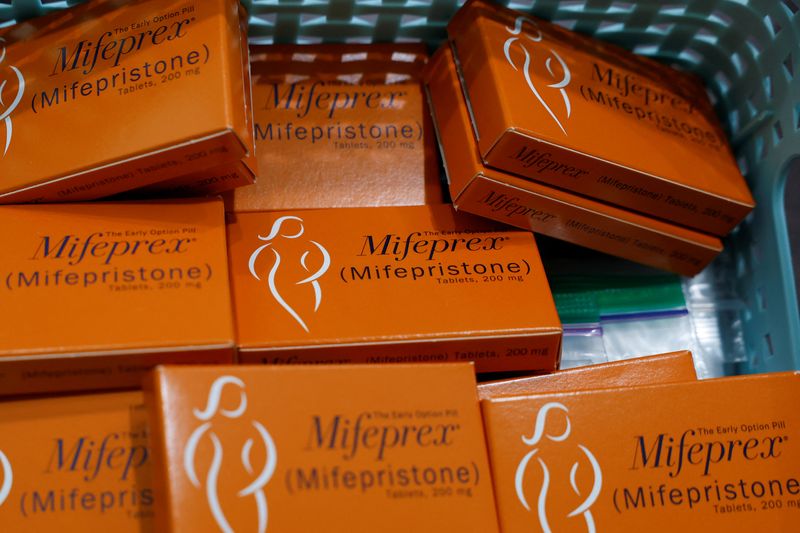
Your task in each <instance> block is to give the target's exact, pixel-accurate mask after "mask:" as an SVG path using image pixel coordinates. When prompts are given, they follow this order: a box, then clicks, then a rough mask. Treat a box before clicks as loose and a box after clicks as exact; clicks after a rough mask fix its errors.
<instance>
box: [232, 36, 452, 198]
mask: <svg viewBox="0 0 800 533" xmlns="http://www.w3.org/2000/svg"><path fill="white" fill-rule="evenodd" d="M250 56H251V68H252V72H253V94H254V100H255V109H254V115H255V132H256V142H257V146H258V181H257V183H256V184H255V185H252V186H249V187H243V188H240V189H237V190H235V191H232V192H231V193H230V194H229V195H228V198H227V200H228V209H229V210H232V211H260V210H279V209H305V208H325V207H373V206H381V205H422V204H426V203H441V202H442V184H441V182H440V180H439V166H438V160H437V157H436V144H435V140H434V133H433V129H432V127H431V125H430V115H429V113H428V110H427V105H426V102H425V98H424V95H423V91H422V85H421V73H422V69H423V67H424V66H425V62H426V61H427V58H428V55H427V51H426V49H425V46H424V45H422V44H368V45H364V44H360V45H356V44H353V45H329V44H326V45H307V46H295V45H275V46H253V47H251V52H250Z"/></svg>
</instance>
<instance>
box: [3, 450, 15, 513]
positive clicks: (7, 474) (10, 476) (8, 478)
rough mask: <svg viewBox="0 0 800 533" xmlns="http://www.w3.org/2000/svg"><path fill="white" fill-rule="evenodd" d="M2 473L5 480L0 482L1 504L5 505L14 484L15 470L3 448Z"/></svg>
mask: <svg viewBox="0 0 800 533" xmlns="http://www.w3.org/2000/svg"><path fill="white" fill-rule="evenodd" d="M0 474H2V476H3V477H2V480H3V482H2V484H0V505H3V503H5V501H6V499H8V495H9V493H10V492H11V486H12V485H13V484H14V471H13V470H11V463H10V462H9V460H8V457H6V454H4V453H3V451H2V450H0Z"/></svg>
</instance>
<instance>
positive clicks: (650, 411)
mask: <svg viewBox="0 0 800 533" xmlns="http://www.w3.org/2000/svg"><path fill="white" fill-rule="evenodd" d="M799 400H800V375H798V374H797V373H784V374H772V375H758V376H748V377H736V378H723V379H714V380H707V381H697V382H693V383H681V384H670V385H654V386H649V387H625V388H618V389H606V390H598V391H584V392H564V393H556V394H542V395H531V396H517V397H513V398H497V399H490V400H484V401H483V402H482V407H483V414H484V423H485V424H486V430H487V439H488V443H489V455H490V460H491V464H492V477H493V480H494V486H495V493H496V496H497V507H498V514H499V515H500V527H501V529H502V530H503V531H504V532H507V533H516V532H523V531H525V532H527V531H531V530H532V529H536V528H539V527H541V528H544V529H548V528H549V529H550V530H552V531H560V530H572V529H575V530H578V529H580V530H589V531H595V530H597V531H697V530H698V529H708V530H710V531H730V532H737V531H742V532H745V531H747V532H750V531H791V530H792V529H794V528H796V525H797V521H798V518H800V502H799V501H798V500H800V479H798V478H799V476H798V470H800V445H798V441H800V414H798V411H797V408H796V406H797V404H798V401H799Z"/></svg>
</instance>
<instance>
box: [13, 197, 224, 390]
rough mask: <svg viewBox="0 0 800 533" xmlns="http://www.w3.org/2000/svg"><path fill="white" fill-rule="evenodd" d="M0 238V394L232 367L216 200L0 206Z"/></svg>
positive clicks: (122, 383)
mask: <svg viewBox="0 0 800 533" xmlns="http://www.w3.org/2000/svg"><path fill="white" fill-rule="evenodd" d="M0 227H2V228H3V229H4V231H3V233H2V235H0V246H1V247H2V249H3V262H2V264H3V267H2V274H0V276H1V277H2V279H1V280H0V282H1V283H2V285H0V294H2V301H3V307H2V310H0V317H1V318H2V322H3V328H2V329H0V394H4V395H13V394H21V393H32V392H50V391H66V390H88V389H107V388H122V387H136V386H139V385H140V383H141V374H142V372H143V371H144V370H145V369H147V368H149V367H152V366H154V365H155V364H157V363H164V362H174V363H179V362H206V363H212V362H231V361H232V360H233V355H234V342H233V319H232V313H231V304H230V289H229V285H228V268H227V258H226V254H225V224H224V213H223V206H222V202H221V201H219V200H202V201H200V200H197V201H173V202H154V203H135V202H131V203H97V204H62V205H35V206H22V205H21V206H3V207H0Z"/></svg>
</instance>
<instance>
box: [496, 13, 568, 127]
mask: <svg viewBox="0 0 800 533" xmlns="http://www.w3.org/2000/svg"><path fill="white" fill-rule="evenodd" d="M526 22H527V23H528V24H529V26H530V27H532V28H533V33H525V34H523V33H522V27H523V25H524V23H526ZM506 31H507V32H508V33H510V34H511V35H512V36H511V37H509V38H508V39H506V42H505V43H504V44H503V52H504V53H505V56H506V60H507V61H508V63H509V64H510V65H511V66H512V67H513V69H514V70H516V71H518V70H519V68H518V67H517V65H516V64H515V63H514V60H513V59H512V58H511V47H512V46H513V45H514V44H515V43H516V44H517V46H518V48H519V49H520V50H522V53H523V54H524V56H525V61H524V63H523V65H522V73H523V75H524V76H525V82H526V83H527V84H528V88H529V89H530V90H531V92H532V93H533V95H534V96H535V97H536V99H537V100H538V101H539V103H540V104H541V105H542V107H544V109H545V111H547V114H548V115H550V117H551V118H552V119H553V120H554V121H555V123H556V124H557V125H558V127H559V128H560V129H561V131H562V132H563V133H564V135H566V134H567V130H566V129H564V125H563V124H562V123H561V120H559V118H558V116H557V115H556V113H555V112H554V111H553V108H552V107H550V105H548V104H547V103H546V102H545V100H544V98H543V97H542V95H541V94H540V93H539V90H538V89H537V88H536V85H535V84H534V83H533V79H532V78H531V68H532V64H533V59H534V58H533V53H532V52H530V51H529V50H528V47H527V46H525V41H524V40H521V37H520V35H523V36H524V37H525V39H526V40H527V41H530V42H533V43H539V42H541V41H542V39H543V35H542V31H541V30H540V29H539V27H538V26H537V25H536V22H535V21H533V20H531V19H529V18H528V17H522V16H520V17H517V18H516V19H515V20H514V27H513V28H509V27H506ZM548 50H549V52H550V56H549V57H548V58H547V59H546V60H545V62H544V66H545V68H546V69H547V73H548V74H549V75H550V77H552V78H553V79H554V80H556V81H554V82H553V83H551V84H549V85H548V86H547V87H549V88H551V89H555V90H556V91H558V94H559V95H560V96H561V99H562V100H563V102H564V112H565V113H566V118H569V117H570V115H571V114H572V105H571V104H570V101H569V95H568V94H567V91H566V89H565V87H566V86H567V85H569V83H570V81H572V73H571V72H570V70H569V67H567V64H566V63H565V62H564V60H563V59H561V56H560V55H558V52H556V51H555V50H553V49H552V48H548ZM553 59H555V60H556V61H557V62H558V66H559V69H560V71H561V74H560V79H559V76H558V75H557V74H556V72H557V70H555V69H554V68H553Z"/></svg>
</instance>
